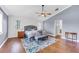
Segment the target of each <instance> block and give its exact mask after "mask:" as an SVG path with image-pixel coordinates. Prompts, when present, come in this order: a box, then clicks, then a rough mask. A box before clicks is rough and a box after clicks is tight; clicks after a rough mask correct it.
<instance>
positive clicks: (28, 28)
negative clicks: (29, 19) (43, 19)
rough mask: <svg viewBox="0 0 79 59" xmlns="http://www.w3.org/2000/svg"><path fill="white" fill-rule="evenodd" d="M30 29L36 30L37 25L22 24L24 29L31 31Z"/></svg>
mask: <svg viewBox="0 0 79 59" xmlns="http://www.w3.org/2000/svg"><path fill="white" fill-rule="evenodd" d="M32 29H34V30H37V26H34V25H28V26H24V31H31V30H32Z"/></svg>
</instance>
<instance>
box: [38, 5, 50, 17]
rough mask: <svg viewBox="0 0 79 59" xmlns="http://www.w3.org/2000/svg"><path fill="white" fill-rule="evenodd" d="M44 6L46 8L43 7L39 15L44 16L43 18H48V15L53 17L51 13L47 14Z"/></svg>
mask: <svg viewBox="0 0 79 59" xmlns="http://www.w3.org/2000/svg"><path fill="white" fill-rule="evenodd" d="M44 6H45V5H42V12H40V13H38V14H40V16H43V17H46V16H48V15H51V13H49V12H45V10H44Z"/></svg>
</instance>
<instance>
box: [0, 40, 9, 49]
mask: <svg viewBox="0 0 79 59" xmlns="http://www.w3.org/2000/svg"><path fill="white" fill-rule="evenodd" d="M7 40H8V38H6V39H5V40H4V41H3V42H2V44H1V45H0V48H1V47H2V46H3V45H4V43H5V42H6V41H7Z"/></svg>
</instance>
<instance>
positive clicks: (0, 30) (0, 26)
mask: <svg viewBox="0 0 79 59" xmlns="http://www.w3.org/2000/svg"><path fill="white" fill-rule="evenodd" d="M2 18H3V17H2V14H1V13H0V34H2Z"/></svg>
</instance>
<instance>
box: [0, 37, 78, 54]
mask: <svg viewBox="0 0 79 59" xmlns="http://www.w3.org/2000/svg"><path fill="white" fill-rule="evenodd" d="M56 41H57V42H56V43H55V44H53V45H50V46H48V47H46V48H44V49H42V50H40V51H39V52H37V53H79V42H77V43H76V42H73V43H72V42H71V41H69V40H63V39H56ZM76 44H77V45H76ZM0 53H25V50H24V48H23V46H22V42H21V40H20V39H19V38H10V39H8V40H7V41H6V42H5V44H4V45H3V46H2V48H0Z"/></svg>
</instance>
